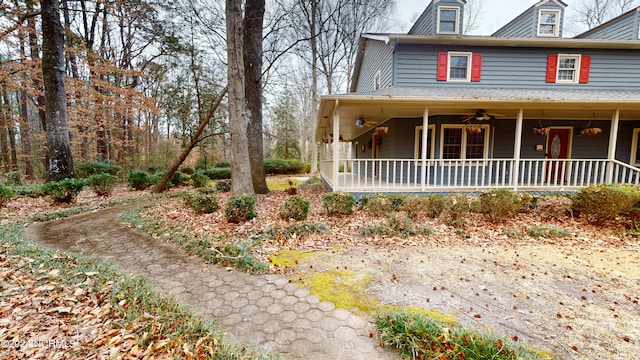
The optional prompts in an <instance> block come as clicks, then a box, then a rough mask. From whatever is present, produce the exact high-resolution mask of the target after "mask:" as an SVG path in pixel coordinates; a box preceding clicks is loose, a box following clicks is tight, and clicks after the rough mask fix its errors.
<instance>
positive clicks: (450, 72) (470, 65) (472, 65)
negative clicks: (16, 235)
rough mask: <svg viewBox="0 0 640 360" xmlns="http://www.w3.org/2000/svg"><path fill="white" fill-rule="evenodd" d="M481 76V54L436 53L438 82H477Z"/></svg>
mask: <svg viewBox="0 0 640 360" xmlns="http://www.w3.org/2000/svg"><path fill="white" fill-rule="evenodd" d="M481 76H482V54H481V53H469V52H454V51H452V52H442V53H438V70H437V76H436V78H437V80H438V81H472V82H478V81H480V78H481Z"/></svg>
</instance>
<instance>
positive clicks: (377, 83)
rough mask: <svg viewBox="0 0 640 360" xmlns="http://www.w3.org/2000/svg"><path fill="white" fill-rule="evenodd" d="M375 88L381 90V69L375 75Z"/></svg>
mask: <svg viewBox="0 0 640 360" xmlns="http://www.w3.org/2000/svg"><path fill="white" fill-rule="evenodd" d="M373 90H374V91H375V90H380V70H378V72H376V74H375V76H374V77H373Z"/></svg>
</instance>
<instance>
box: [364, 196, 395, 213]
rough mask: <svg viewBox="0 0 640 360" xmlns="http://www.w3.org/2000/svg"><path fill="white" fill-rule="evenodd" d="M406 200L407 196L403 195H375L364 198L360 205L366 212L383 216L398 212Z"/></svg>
mask: <svg viewBox="0 0 640 360" xmlns="http://www.w3.org/2000/svg"><path fill="white" fill-rule="evenodd" d="M405 199H406V196H405V195H402V194H375V195H369V196H364V197H362V198H361V199H360V203H361V204H362V208H363V210H364V211H366V212H368V213H370V214H372V215H376V216H382V215H386V214H389V213H391V212H392V211H396V210H397V209H398V208H399V207H401V206H402V203H403V202H404V200H405Z"/></svg>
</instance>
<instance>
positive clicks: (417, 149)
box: [413, 125, 436, 160]
mask: <svg viewBox="0 0 640 360" xmlns="http://www.w3.org/2000/svg"><path fill="white" fill-rule="evenodd" d="M423 128H424V127H423V126H416V136H415V146H414V151H413V158H414V159H416V160H418V159H421V158H422V134H423V132H422V129H423ZM435 129H436V126H435V125H429V129H428V131H427V159H433V147H434V144H435V140H436V139H435V137H434V136H433V132H434V131H435Z"/></svg>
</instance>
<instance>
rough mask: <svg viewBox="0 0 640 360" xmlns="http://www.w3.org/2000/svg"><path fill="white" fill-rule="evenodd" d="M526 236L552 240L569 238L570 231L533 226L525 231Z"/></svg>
mask: <svg viewBox="0 0 640 360" xmlns="http://www.w3.org/2000/svg"><path fill="white" fill-rule="evenodd" d="M527 234H528V235H529V236H531V237H541V238H545V239H553V238H558V237H566V236H569V235H571V231H569V230H566V229H563V228H559V227H546V226H534V227H531V228H529V229H527Z"/></svg>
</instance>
